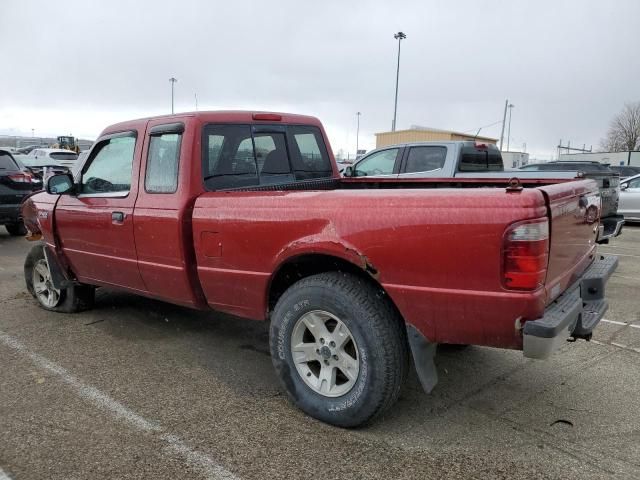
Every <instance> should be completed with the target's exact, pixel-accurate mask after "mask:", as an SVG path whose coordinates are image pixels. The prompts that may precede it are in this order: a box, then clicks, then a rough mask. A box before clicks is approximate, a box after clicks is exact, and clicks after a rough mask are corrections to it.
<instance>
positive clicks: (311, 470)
mask: <svg viewBox="0 0 640 480" xmlns="http://www.w3.org/2000/svg"><path fill="white" fill-rule="evenodd" d="M639 245H640V226H627V227H625V230H624V233H623V235H622V236H621V237H620V238H618V239H616V240H615V241H613V242H612V244H611V245H609V246H603V247H601V249H600V251H601V252H607V253H615V254H618V255H620V266H619V268H618V271H617V272H616V273H615V274H614V276H613V278H612V279H611V280H610V282H609V285H608V294H607V296H608V299H609V301H610V309H609V311H608V313H607V315H606V321H603V322H601V324H600V325H599V326H598V329H597V331H596V334H595V336H594V341H592V342H590V343H587V342H584V341H580V342H576V343H573V344H570V343H568V344H567V345H566V346H565V347H563V348H562V349H561V351H560V352H558V353H557V354H556V355H555V356H554V357H553V358H552V359H550V360H548V361H533V360H526V359H523V358H522V355H521V353H520V352H514V351H502V350H496V349H490V348H479V347H469V348H466V349H462V350H459V349H453V348H442V349H441V351H440V352H439V356H438V358H437V364H438V368H439V371H440V384H439V385H438V386H437V387H436V389H435V390H434V392H433V394H432V395H430V396H428V395H425V394H424V393H423V392H422V390H421V389H420V387H419V385H418V382H417V379H416V377H415V373H412V375H411V376H410V379H409V383H408V385H407V386H406V388H405V390H404V392H403V394H402V396H401V398H400V401H399V402H398V404H397V405H396V407H395V409H394V410H393V412H392V413H390V414H389V415H387V416H386V417H384V418H382V419H381V420H379V421H378V422H377V423H375V424H374V425H372V426H369V427H367V428H363V429H358V430H341V429H337V428H334V427H330V426H327V425H324V424H322V423H320V422H318V421H316V420H313V419H311V418H309V417H306V416H305V415H304V414H303V413H301V412H300V411H298V410H296V409H295V408H294V407H292V406H291V405H290V404H289V403H288V402H287V400H286V397H285V395H284V394H283V392H282V391H281V390H280V388H279V386H278V384H277V382H276V377H275V374H274V373H273V371H272V367H271V361H270V359H269V356H268V328H267V325H266V324H263V323H257V322H251V321H244V320H238V319H235V318H231V317H228V316H222V315H217V314H214V313H210V314H205V313H201V312H193V311H190V310H187V309H184V308H180V307H175V306H172V305H168V304H164V303H161V302H157V301H153V300H147V299H141V298H138V297H135V296H132V295H127V294H123V293H117V292H110V291H105V290H100V291H99V293H98V296H97V305H96V308H95V309H94V310H92V311H89V312H85V313H82V314H76V315H64V314H54V313H48V312H45V311H43V310H41V309H40V308H38V307H37V306H36V303H35V301H34V300H33V299H32V298H31V297H30V296H29V295H28V294H27V293H26V290H25V287H24V281H23V275H22V262H23V259H24V256H25V254H26V252H27V250H28V249H29V248H30V246H31V245H30V244H29V243H28V242H26V241H25V240H23V239H21V238H15V237H10V236H8V235H7V234H6V232H5V231H4V229H3V228H0V362H1V363H0V480H5V479H6V478H10V479H62V478H64V479H85V478H212V479H217V478H228V479H233V478H235V479H262V478H271V479H277V478H312V477H313V478H322V479H323V480H328V479H334V478H335V479H338V478H357V479H361V478H391V477H393V478H395V479H403V478H483V479H486V478H509V479H513V478H527V479H530V478H581V479H591V478H629V479H631V478H640V412H639V410H640V401H639V397H640V395H639V394H640V375H639V372H640V248H639Z"/></svg>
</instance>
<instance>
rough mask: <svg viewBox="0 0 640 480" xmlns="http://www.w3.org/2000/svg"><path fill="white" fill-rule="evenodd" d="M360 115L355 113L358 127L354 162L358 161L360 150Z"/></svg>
mask: <svg viewBox="0 0 640 480" xmlns="http://www.w3.org/2000/svg"><path fill="white" fill-rule="evenodd" d="M360 115H362V113H360V112H356V118H357V121H358V126H357V127H356V160H357V159H358V149H359V148H360V142H359V140H360Z"/></svg>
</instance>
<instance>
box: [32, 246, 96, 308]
mask: <svg viewBox="0 0 640 480" xmlns="http://www.w3.org/2000/svg"><path fill="white" fill-rule="evenodd" d="M43 249H44V244H42V243H39V244H36V245H34V246H33V248H32V249H31V251H30V252H29V254H28V255H27V258H26V260H25V262H24V279H25V282H26V284H27V290H29V293H31V295H33V297H34V298H35V299H36V300H37V301H38V305H39V306H40V307H41V308H43V309H45V310H49V311H53V312H62V313H75V312H80V311H82V310H88V309H90V308H92V307H93V304H94V300H95V287H93V286H91V285H83V284H75V285H70V286H68V287H66V288H60V289H56V288H55V287H54V286H53V284H52V282H51V272H50V270H49V265H48V264H47V260H46V257H45V255H44V250H43Z"/></svg>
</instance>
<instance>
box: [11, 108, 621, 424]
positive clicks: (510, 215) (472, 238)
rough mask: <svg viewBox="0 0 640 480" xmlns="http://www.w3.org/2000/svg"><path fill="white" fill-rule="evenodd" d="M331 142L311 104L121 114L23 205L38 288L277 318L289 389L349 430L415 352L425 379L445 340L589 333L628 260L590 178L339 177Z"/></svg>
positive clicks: (50, 298) (79, 298) (393, 394)
mask: <svg viewBox="0 0 640 480" xmlns="http://www.w3.org/2000/svg"><path fill="white" fill-rule="evenodd" d="M331 152H332V150H331V148H330V146H329V143H328V141H327V136H326V133H325V131H324V129H323V127H322V124H321V123H320V122H319V121H318V120H317V119H316V118H313V117H307V116H301V115H289V114H280V113H252V112H197V113H190V114H188V115H180V114H178V115H172V116H162V117H154V118H148V119H142V120H134V121H129V122H124V123H120V124H116V125H113V126H110V127H108V128H107V129H106V130H104V132H102V134H101V136H100V138H98V140H97V142H96V144H95V146H94V147H93V148H92V150H91V153H90V154H89V157H88V158H87V161H86V162H85V164H84V166H83V167H82V170H81V171H80V173H79V175H77V176H76V177H75V179H74V177H73V176H72V175H71V174H63V175H55V176H52V177H49V178H48V180H47V182H46V192H42V193H38V194H35V195H33V196H31V197H30V198H29V199H27V200H26V202H25V203H24V206H23V209H22V211H23V216H24V218H25V223H26V224H27V226H28V227H29V230H30V232H31V234H30V236H29V238H30V239H37V238H40V237H41V238H42V239H43V243H39V244H36V245H35V246H34V247H33V248H32V249H31V251H30V253H29V254H28V256H27V258H26V261H25V267H24V271H25V279H26V283H27V288H28V289H29V291H30V292H31V294H32V295H33V296H34V297H35V298H36V300H37V302H38V303H39V305H40V306H41V307H42V308H44V309H47V310H52V311H57V312H75V311H78V310H82V309H86V308H90V307H91V305H92V303H93V299H94V290H95V288H96V287H102V286H104V287H109V288H117V289H121V290H124V291H128V292H131V293H134V294H137V295H144V296H149V297H152V298H156V299H160V300H164V301H167V302H171V303H175V304H178V305H184V306H188V307H191V308H196V309H200V310H209V309H215V310H218V311H222V312H226V313H228V314H233V315H237V316H240V317H245V318H250V319H255V320H269V321H270V322H271V326H270V346H271V355H272V360H273V364H274V367H275V370H276V372H277V375H278V377H279V378H280V380H281V383H282V386H283V388H284V389H285V390H286V391H287V392H288V394H289V397H290V398H291V400H292V402H293V403H295V404H296V405H297V406H298V407H300V408H301V409H302V410H304V411H305V412H306V413H307V414H309V415H311V416H313V417H316V418H318V419H320V420H323V421H325V422H328V423H331V424H334V425H339V426H343V427H353V426H356V425H361V424H363V423H365V422H368V421H370V420H372V419H373V418H375V417H376V416H378V415H380V414H381V413H382V412H384V411H385V410H386V409H388V408H390V407H391V406H392V405H393V404H394V402H395V400H396V399H397V397H398V394H399V392H400V389H401V386H402V382H403V381H404V379H405V377H406V375H407V368H408V365H409V361H410V359H411V358H413V362H414V364H415V366H416V371H417V373H418V377H419V379H420V381H421V383H422V385H423V387H424V389H425V390H426V391H431V389H432V388H434V386H435V384H436V383H437V372H436V367H435V364H434V362H433V357H434V355H435V351H436V345H437V344H438V343H453V344H476V345H487V346H493V347H500V348H509V349H521V350H523V352H524V355H525V356H526V357H529V358H547V357H548V356H549V355H551V354H552V352H553V351H554V350H555V349H556V348H558V347H559V346H561V345H566V340H567V339H569V338H574V339H575V338H584V339H589V338H590V337H591V332H592V331H593V329H594V328H595V326H596V325H597V323H598V322H599V320H600V319H601V318H602V316H603V315H604V312H605V311H606V309H607V302H606V300H605V298H604V292H605V283H606V282H607V279H608V278H609V276H610V275H611V273H612V272H613V271H614V270H615V268H616V265H617V258H616V257H610V256H603V255H600V254H598V252H597V248H598V247H597V245H596V244H595V240H596V236H597V232H598V219H599V210H600V208H601V205H600V197H599V195H598V187H597V185H596V182H594V181H593V180H584V179H581V180H575V179H529V180H527V179H524V180H521V181H508V180H507V179H505V178H456V179H451V178H448V179H414V180H413V181H411V182H406V181H404V180H402V181H400V180H398V179H376V178H370V177H363V178H342V177H340V175H339V173H338V169H337V166H336V163H335V160H334V159H333V156H332V154H331ZM483 152H484V151H481V152H479V153H478V154H476V155H475V156H474V160H475V158H476V157H481V158H482V159H484V160H483V161H474V162H469V163H470V164H472V165H478V164H480V165H485V164H486V158H487V155H486V154H485V153H483ZM134 226H135V228H134ZM551 232H552V234H550V233H551Z"/></svg>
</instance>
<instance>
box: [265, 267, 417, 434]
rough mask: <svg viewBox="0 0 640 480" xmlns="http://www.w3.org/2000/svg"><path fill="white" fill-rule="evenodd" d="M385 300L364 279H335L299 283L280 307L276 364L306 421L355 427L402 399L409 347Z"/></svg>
mask: <svg viewBox="0 0 640 480" xmlns="http://www.w3.org/2000/svg"><path fill="white" fill-rule="evenodd" d="M384 295H385V294H384V292H383V291H382V290H380V289H379V288H376V287H375V286H374V285H372V284H371V283H370V282H368V281H367V280H365V279H362V278H359V277H356V276H353V275H349V274H344V273H339V272H330V273H322V274H319V275H313V276H311V277H307V278H304V279H302V280H300V281H299V282H297V283H296V284H294V285H293V286H292V287H290V288H289V289H288V290H287V291H286V292H285V293H284V294H283V295H282V297H281V298H280V300H279V301H278V303H277V305H276V307H275V309H274V311H273V315H272V318H271V332H270V343H271V356H272V359H273V364H274V366H275V369H276V372H277V373H278V375H279V377H280V380H281V382H282V384H283V386H284V387H285V389H286V390H287V393H288V394H289V397H290V398H291V400H292V401H293V403H295V404H296V405H297V406H298V407H299V408H300V409H302V410H303V411H304V412H306V413H307V414H309V415H311V416H313V417H315V418H317V419H319V420H322V421H324V422H327V423H330V424H332V425H336V426H340V427H356V426H358V425H362V424H364V423H367V422H369V421H370V420H372V419H374V418H375V417H377V416H379V415H380V414H382V413H383V412H384V411H385V410H387V409H388V408H389V407H390V406H391V405H393V403H394V402H395V401H396V399H397V398H398V395H399V394H400V389H401V386H402V384H403V382H404V378H405V376H406V373H407V368H408V359H409V357H408V350H407V340H406V333H405V330H404V325H403V324H402V321H401V319H400V318H399V316H398V314H397V313H396V311H395V310H394V309H393V307H392V305H391V304H390V303H389V301H388V299H386V298H385V296H384Z"/></svg>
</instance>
